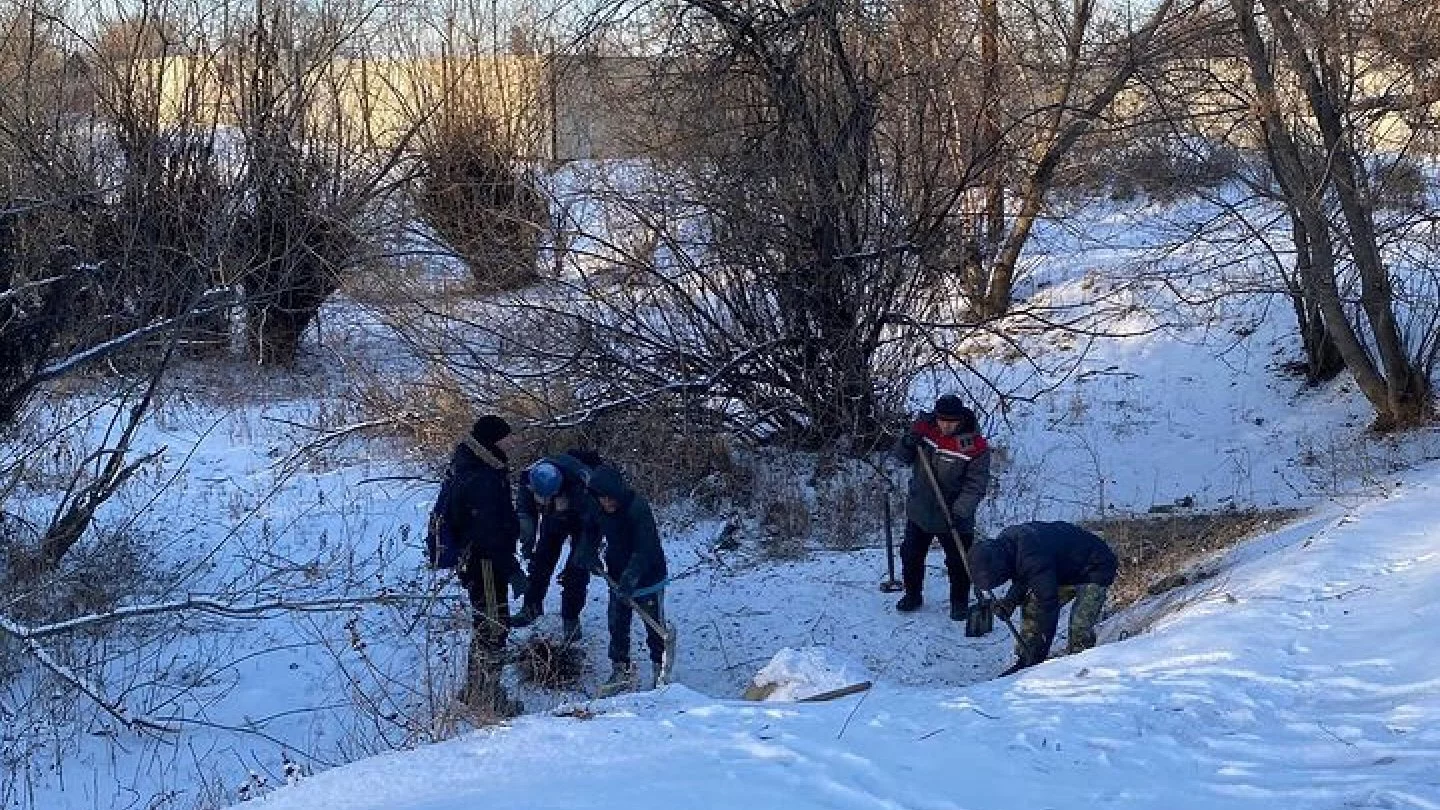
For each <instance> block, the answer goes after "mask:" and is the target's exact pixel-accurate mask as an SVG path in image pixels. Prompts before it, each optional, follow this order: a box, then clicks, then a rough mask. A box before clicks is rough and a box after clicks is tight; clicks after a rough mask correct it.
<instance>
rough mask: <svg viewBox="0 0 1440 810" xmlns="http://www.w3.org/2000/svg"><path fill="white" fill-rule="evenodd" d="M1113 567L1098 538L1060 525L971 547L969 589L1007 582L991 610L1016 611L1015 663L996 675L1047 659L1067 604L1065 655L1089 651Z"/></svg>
mask: <svg viewBox="0 0 1440 810" xmlns="http://www.w3.org/2000/svg"><path fill="white" fill-rule="evenodd" d="M1116 568H1117V561H1116V559H1115V552H1113V551H1111V550H1110V546H1109V545H1108V544H1106V542H1105V541H1104V540H1103V539H1101V537H1100V536H1099V535H1096V534H1094V533H1092V532H1088V531H1086V530H1084V529H1082V528H1080V527H1079V526H1076V525H1074V524H1072V523H1065V522H1063V521H1055V522H1038V521H1037V522H1033V523H1021V524H1018V525H1015V526H1008V527H1006V528H1005V529H1003V530H1001V532H1000V534H999V535H998V536H996V537H995V538H994V539H991V540H982V541H980V542H978V543H976V544H975V547H974V548H973V549H972V550H971V552H970V573H971V574H973V575H974V577H975V586H976V587H977V588H980V589H981V590H982V591H988V590H991V589H993V588H995V587H997V586H999V585H1001V584H1002V583H1004V582H1006V581H1008V582H1010V583H1011V584H1010V590H1009V592H1008V593H1006V595H1005V596H1004V598H1002V599H1000V600H999V602H997V603H996V606H995V610H996V611H997V612H999V613H1000V614H1002V615H1004V616H1009V615H1010V613H1011V612H1013V611H1014V610H1015V608H1016V606H1022V613H1021V615H1022V618H1023V628H1022V630H1021V632H1020V646H1019V647H1018V648H1017V649H1016V651H1015V652H1016V656H1017V659H1018V660H1016V662H1015V664H1014V665H1013V666H1011V667H1010V668H1009V669H1007V670H1006V671H1005V672H1004V673H1002V674H1003V675H1009V674H1011V673H1014V672H1018V671H1019V670H1021V669H1024V668H1025V667H1029V666H1034V665H1035V664H1038V663H1040V662H1041V661H1044V660H1045V659H1046V657H1048V656H1049V654H1050V643H1051V642H1052V641H1053V640H1054V638H1055V631H1056V628H1057V625H1058V624H1059V622H1060V608H1061V606H1062V605H1064V604H1065V603H1066V602H1069V601H1070V600H1072V599H1073V600H1074V601H1075V604H1074V606H1073V607H1071V609H1070V637H1069V641H1068V642H1067V646H1066V652H1067V653H1076V652H1080V651H1081V650H1088V649H1090V648H1091V647H1093V646H1095V625H1096V623H1097V622H1099V621H1100V610H1101V608H1103V607H1104V606H1105V596H1106V593H1107V592H1108V590H1109V588H1110V586H1111V584H1113V583H1114V582H1115V570H1116Z"/></svg>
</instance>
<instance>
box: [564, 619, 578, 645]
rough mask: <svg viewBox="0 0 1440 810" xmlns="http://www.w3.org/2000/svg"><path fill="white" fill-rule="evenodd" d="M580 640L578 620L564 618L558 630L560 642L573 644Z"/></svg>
mask: <svg viewBox="0 0 1440 810" xmlns="http://www.w3.org/2000/svg"><path fill="white" fill-rule="evenodd" d="M579 640H580V620H579V619H565V620H564V622H563V626H562V628H561V631H560V643H562V644H574V643H575V642H577V641H579Z"/></svg>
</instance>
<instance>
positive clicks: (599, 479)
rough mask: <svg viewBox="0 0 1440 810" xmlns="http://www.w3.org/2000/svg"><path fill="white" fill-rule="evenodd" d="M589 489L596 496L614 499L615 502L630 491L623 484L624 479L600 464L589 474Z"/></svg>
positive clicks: (610, 468) (611, 469) (612, 469)
mask: <svg viewBox="0 0 1440 810" xmlns="http://www.w3.org/2000/svg"><path fill="white" fill-rule="evenodd" d="M589 487H590V491H591V492H593V493H595V494H596V495H597V496H599V497H601V498H614V499H615V500H617V501H618V500H621V499H623V498H624V497H625V494H626V493H628V492H629V491H630V487H629V486H627V485H626V484H625V477H624V476H622V475H621V474H620V471H619V470H617V469H615V468H614V467H611V466H610V465H608V464H602V465H600V466H599V467H596V468H595V469H594V471H592V472H591V473H590V482H589Z"/></svg>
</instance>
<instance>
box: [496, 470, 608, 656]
mask: <svg viewBox="0 0 1440 810" xmlns="http://www.w3.org/2000/svg"><path fill="white" fill-rule="evenodd" d="M582 453H584V451H576V450H571V451H568V452H565V453H559V454H556V455H553V456H546V457H545V458H542V459H540V460H539V461H537V462H535V463H534V464H532V465H530V467H529V469H527V470H525V472H523V473H521V475H520V486H519V488H518V489H519V491H518V492H517V493H516V496H515V513H516V515H517V516H518V517H519V520H520V553H521V554H522V555H524V557H525V559H526V560H528V561H529V563H530V571H529V579H530V587H529V588H528V589H527V590H526V592H525V603H524V605H522V606H521V608H520V614H519V615H518V616H516V617H515V619H514V620H513V621H512V622H511V623H512V624H513V625H514V626H516V627H524V626H525V625H528V624H530V623H531V622H533V621H535V619H536V618H538V617H539V616H540V615H542V614H543V613H544V612H545V595H546V594H547V593H549V591H550V577H552V576H553V575H554V574H555V567H556V566H557V565H559V563H560V555H561V553H562V552H564V551H565V545H566V542H567V541H569V544H570V553H569V555H568V556H566V558H565V564H564V566H563V567H562V568H561V569H560V621H561V626H562V628H563V633H564V638H565V641H566V642H574V641H577V640H578V639H579V638H580V612H581V610H583V609H584V607H585V599H586V596H587V595H588V593H589V583H590V572H589V571H587V570H585V569H584V568H583V567H581V566H579V565H577V564H576V560H577V559H578V557H577V556H576V550H577V549H580V548H584V547H587V546H594V545H596V544H597V543H598V539H597V538H598V536H599V534H598V533H599V531H600V508H599V507H598V506H597V505H596V503H595V499H594V498H593V497H591V495H590V493H589V491H588V490H586V488H585V484H586V481H587V480H588V479H589V478H590V467H589V466H587V465H586V464H585V463H584V462H582V461H581V457H580V454H582ZM597 460H598V459H597Z"/></svg>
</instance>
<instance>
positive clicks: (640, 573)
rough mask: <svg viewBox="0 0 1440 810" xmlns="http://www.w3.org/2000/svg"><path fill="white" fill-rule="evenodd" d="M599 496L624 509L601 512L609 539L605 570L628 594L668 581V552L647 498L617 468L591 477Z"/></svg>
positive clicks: (599, 469) (603, 532) (602, 469)
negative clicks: (632, 486)
mask: <svg viewBox="0 0 1440 810" xmlns="http://www.w3.org/2000/svg"><path fill="white" fill-rule="evenodd" d="M590 490H591V491H592V492H594V493H595V495H596V496H600V497H606V498H614V499H615V500H616V501H619V502H620V508H619V509H617V510H615V511H614V512H606V511H604V510H601V512H600V533H601V535H602V536H603V537H604V538H605V570H606V571H608V572H610V576H612V577H614V578H615V581H616V582H618V583H619V585H620V588H621V589H622V590H624V591H625V592H626V593H630V594H634V593H635V592H636V591H642V592H643V591H645V590H646V589H647V588H652V587H654V586H656V585H659V584H661V583H663V582H664V581H665V578H666V577H667V576H668V572H667V570H666V567H665V551H664V549H663V548H661V547H660V533H659V531H658V530H657V529H656V528H655V515H654V514H653V513H652V512H651V511H650V503H649V501H647V500H645V498H644V496H642V495H640V493H638V492H636V491H635V490H633V489H631V488H630V486H629V485H628V484H626V483H625V479H624V478H622V477H621V475H620V472H619V471H618V470H616V469H615V468H614V467H609V466H601V467H597V468H596V469H595V471H594V473H593V474H592V475H591V476H590Z"/></svg>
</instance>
